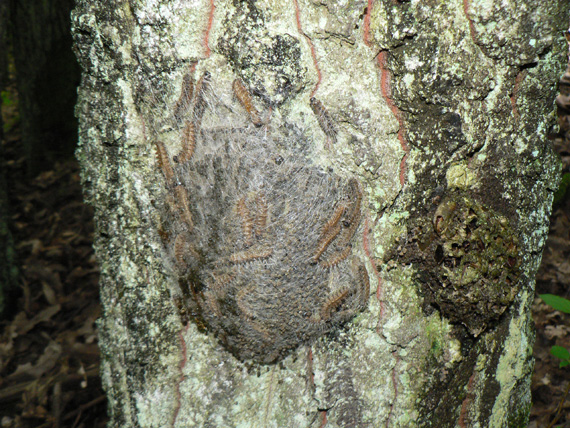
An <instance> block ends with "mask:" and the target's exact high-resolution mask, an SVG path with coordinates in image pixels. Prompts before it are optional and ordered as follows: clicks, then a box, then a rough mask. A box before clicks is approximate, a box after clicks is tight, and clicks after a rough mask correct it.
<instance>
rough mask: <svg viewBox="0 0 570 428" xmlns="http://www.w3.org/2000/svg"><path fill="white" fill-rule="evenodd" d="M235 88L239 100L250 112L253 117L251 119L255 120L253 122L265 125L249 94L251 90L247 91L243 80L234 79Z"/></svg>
mask: <svg viewBox="0 0 570 428" xmlns="http://www.w3.org/2000/svg"><path fill="white" fill-rule="evenodd" d="M233 90H234V93H235V96H236V98H237V99H238V101H239V102H240V104H241V105H242V106H243V108H244V109H245V110H246V111H247V112H248V113H249V116H250V117H251V121H252V122H253V124H254V125H255V126H261V125H263V122H262V121H261V118H260V117H259V112H258V111H257V109H256V108H255V106H254V105H253V101H252V100H251V96H250V95H249V92H248V91H247V89H246V88H245V86H244V84H243V82H242V81H241V80H240V79H236V80H234V83H233Z"/></svg>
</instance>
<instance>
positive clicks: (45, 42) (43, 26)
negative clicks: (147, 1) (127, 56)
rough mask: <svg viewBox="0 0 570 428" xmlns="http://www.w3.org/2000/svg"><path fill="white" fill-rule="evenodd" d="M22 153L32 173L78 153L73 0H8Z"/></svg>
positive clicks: (76, 75)
mask: <svg viewBox="0 0 570 428" xmlns="http://www.w3.org/2000/svg"><path fill="white" fill-rule="evenodd" d="M7 3H8V10H9V13H10V22H11V24H12V25H11V26H10V30H11V31H10V35H11V39H12V53H13V56H14V64H15V66H16V70H17V73H16V84H17V88H18V104H19V109H20V118H21V124H20V128H21V130H22V143H23V153H24V155H25V156H26V165H27V168H28V173H29V175H30V176H35V175H36V174H37V173H38V172H40V171H43V170H46V169H49V168H50V166H51V165H52V164H53V163H54V162H56V161H57V160H60V159H61V158H64V157H67V158H69V157H71V156H73V151H74V150H75V148H76V145H77V120H76V119H75V117H74V116H73V107H74V104H75V102H76V100H77V92H76V90H77V85H78V83H79V73H80V70H79V67H78V64H77V61H76V59H75V58H74V57H73V52H72V50H71V47H72V40H71V37H70V31H69V27H70V22H69V14H70V11H71V9H72V8H73V1H72V0H51V1H36V0H9V1H8V2H7Z"/></svg>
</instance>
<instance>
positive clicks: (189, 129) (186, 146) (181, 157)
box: [174, 121, 196, 163]
mask: <svg viewBox="0 0 570 428" xmlns="http://www.w3.org/2000/svg"><path fill="white" fill-rule="evenodd" d="M195 148H196V127H195V126H194V123H192V122H190V121H189V122H188V123H187V124H186V126H185V127H184V129H183V131H182V150H181V151H180V153H179V154H178V156H176V157H175V158H174V161H175V162H177V163H186V162H188V161H189V160H190V159H191V158H192V155H193V154H194V149H195Z"/></svg>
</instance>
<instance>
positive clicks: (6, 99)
mask: <svg viewBox="0 0 570 428" xmlns="http://www.w3.org/2000/svg"><path fill="white" fill-rule="evenodd" d="M0 97H1V98H2V105H5V106H7V107H9V106H11V105H13V104H14V103H15V102H16V101H15V100H13V99H12V96H11V94H10V92H8V91H2V92H0Z"/></svg>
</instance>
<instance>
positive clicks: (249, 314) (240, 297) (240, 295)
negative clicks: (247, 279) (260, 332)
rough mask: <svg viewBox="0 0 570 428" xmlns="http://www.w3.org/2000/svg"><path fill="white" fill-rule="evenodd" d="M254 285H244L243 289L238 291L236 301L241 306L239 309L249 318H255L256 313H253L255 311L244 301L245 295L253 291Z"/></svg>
mask: <svg viewBox="0 0 570 428" xmlns="http://www.w3.org/2000/svg"><path fill="white" fill-rule="evenodd" d="M253 287H254V286H253V285H250V286H247V287H243V288H242V289H241V290H239V291H238V293H237V296H236V303H237V306H238V308H239V310H240V311H241V313H242V314H243V315H244V316H245V317H246V318H248V319H250V320H251V319H254V318H255V315H254V314H253V312H252V311H251V309H250V308H249V307H248V306H247V305H246V304H245V303H244V301H243V300H244V299H245V297H246V296H247V295H248V294H250V293H251V291H252V289H253Z"/></svg>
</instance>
